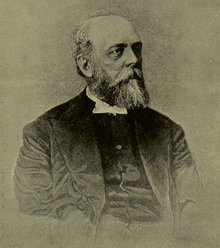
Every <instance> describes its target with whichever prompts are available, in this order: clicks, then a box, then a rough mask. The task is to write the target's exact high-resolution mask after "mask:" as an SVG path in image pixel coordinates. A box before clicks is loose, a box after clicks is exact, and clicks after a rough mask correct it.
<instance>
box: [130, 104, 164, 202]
mask: <svg viewBox="0 0 220 248" xmlns="http://www.w3.org/2000/svg"><path fill="white" fill-rule="evenodd" d="M134 118H135V133H136V138H137V142H138V146H139V152H140V156H141V159H142V162H143V165H144V169H145V172H146V175H147V178H148V180H149V182H150V184H151V187H152V189H153V191H154V193H155V195H156V196H157V198H158V200H159V202H160V203H161V205H162V206H168V205H169V131H167V127H166V125H165V126H164V120H161V121H160V119H158V118H155V117H154V115H153V114H152V110H150V109H148V108H147V109H144V110H138V111H136V112H135V114H134ZM168 130H169V128H168Z"/></svg>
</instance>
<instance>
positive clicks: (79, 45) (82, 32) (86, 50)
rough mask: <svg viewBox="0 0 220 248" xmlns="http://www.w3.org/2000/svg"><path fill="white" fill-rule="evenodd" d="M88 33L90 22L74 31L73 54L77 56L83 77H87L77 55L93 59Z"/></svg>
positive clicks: (79, 71)
mask: <svg viewBox="0 0 220 248" xmlns="http://www.w3.org/2000/svg"><path fill="white" fill-rule="evenodd" d="M88 34H89V24H88V23H87V22H85V23H84V24H83V25H82V26H81V27H79V28H77V29H76V30H74V31H73V32H72V40H73V45H72V55H73V57H74V58H75V62H76V69H77V72H78V73H79V74H80V75H81V76H83V77H85V75H84V74H83V73H82V72H81V70H80V68H79V66H78V63H77V57H78V56H79V55H81V56H83V57H85V58H87V59H91V54H92V42H91V41H90V40H89V37H88Z"/></svg>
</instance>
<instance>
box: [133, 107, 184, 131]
mask: <svg viewBox="0 0 220 248" xmlns="http://www.w3.org/2000/svg"><path fill="white" fill-rule="evenodd" d="M136 118H137V119H138V121H139V122H142V123H144V124H146V125H148V126H152V128H154V129H155V128H156V129H158V128H160V129H170V128H174V129H178V128H181V129H182V127H181V126H180V125H179V124H177V123H176V122H175V121H173V120H172V119H171V118H170V117H168V116H166V115H164V114H162V113H160V112H158V111H156V110H154V109H152V108H149V107H147V108H145V109H142V110H141V111H139V112H138V113H137V114H136Z"/></svg>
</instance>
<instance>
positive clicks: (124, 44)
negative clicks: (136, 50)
mask: <svg viewBox="0 0 220 248" xmlns="http://www.w3.org/2000/svg"><path fill="white" fill-rule="evenodd" d="M127 46H128V44H127V43H117V44H114V45H112V46H110V47H109V48H107V49H106V52H109V51H110V50H111V49H113V48H115V47H127ZM134 46H142V42H141V41H137V42H134V43H133V44H132V45H131V47H134Z"/></svg>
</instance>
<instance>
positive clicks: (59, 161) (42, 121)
mask: <svg viewBox="0 0 220 248" xmlns="http://www.w3.org/2000/svg"><path fill="white" fill-rule="evenodd" d="M93 108H94V103H93V102H92V101H91V100H90V99H88V98H87V96H86V93H85V91H84V92H82V93H81V94H80V95H78V96H77V97H75V98H74V99H72V100H70V101H68V102H66V103H64V104H62V105H60V106H57V107H55V108H54V109H52V110H50V111H48V112H46V113H45V114H44V115H42V116H40V117H39V118H38V119H37V120H36V121H34V122H32V123H30V124H28V125H27V126H25V128H24V136H23V139H24V145H23V147H22V148H21V150H20V154H19V158H18V162H17V166H16V169H15V175H14V183H15V184H14V186H15V192H16V196H17V199H18V201H19V205H20V208H21V210H22V211H24V212H26V213H29V214H36V215H51V216H53V217H55V218H60V219H63V218H65V216H67V215H68V213H69V211H70V210H72V209H80V210H81V211H83V212H84V214H85V216H87V217H88V218H89V219H90V220H91V222H92V223H94V224H96V223H98V220H99V217H100V214H101V211H102V209H103V206H104V204H105V191H104V179H103V171H102V165H101V160H100V154H99V150H98V148H97V141H96V137H95V134H94V129H93V125H92V115H93V113H92V110H93ZM128 114H131V115H132V116H133V118H134V120H135V129H136V132H135V133H136V138H137V143H138V148H139V152H140V155H141V159H142V162H143V165H144V169H145V172H146V176H147V178H148V180H149V182H150V184H151V186H152V189H153V191H154V193H155V195H156V196H157V198H158V200H159V202H160V203H161V206H162V209H161V214H162V216H163V217H165V216H166V213H168V212H172V214H173V216H174V220H178V219H179V217H180V212H181V206H182V205H181V203H183V205H184V204H185V203H184V201H185V200H186V201H188V199H193V198H192V197H193V195H192V194H193V193H194V192H192V191H194V190H195V187H196V186H194V185H195V183H198V178H197V172H196V167H195V164H194V162H193V160H192V158H191V155H190V152H189V149H188V146H187V142H186V140H185V138H184V132H183V129H182V128H181V127H180V126H179V125H177V124H176V123H174V122H173V121H172V120H170V119H169V118H168V117H166V116H164V115H161V114H160V113H158V112H156V111H154V110H152V109H150V108H145V109H140V110H133V111H129V113H128Z"/></svg>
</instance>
